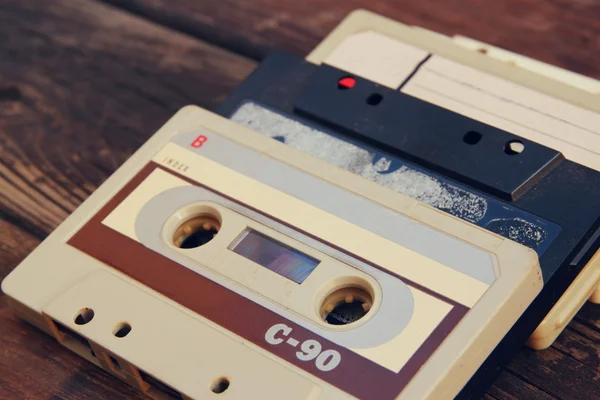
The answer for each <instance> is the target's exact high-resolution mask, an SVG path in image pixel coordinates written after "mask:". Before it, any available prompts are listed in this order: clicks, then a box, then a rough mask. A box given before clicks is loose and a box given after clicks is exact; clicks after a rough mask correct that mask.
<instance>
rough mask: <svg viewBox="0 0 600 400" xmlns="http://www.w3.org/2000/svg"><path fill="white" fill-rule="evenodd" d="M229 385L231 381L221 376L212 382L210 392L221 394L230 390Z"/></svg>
mask: <svg viewBox="0 0 600 400" xmlns="http://www.w3.org/2000/svg"><path fill="white" fill-rule="evenodd" d="M229 385H230V383H229V379H227V378H225V377H224V376H221V377H219V378H217V379H215V380H213V381H212V383H211V384H210V390H212V392H213V393H215V394H221V393H223V392H225V391H226V390H227V389H229Z"/></svg>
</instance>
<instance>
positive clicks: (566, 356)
mask: <svg viewBox="0 0 600 400" xmlns="http://www.w3.org/2000/svg"><path fill="white" fill-rule="evenodd" d="M359 7H366V8H371V9H373V10H375V11H378V12H380V13H382V14H384V15H387V16H390V17H392V18H395V19H398V20H401V21H403V22H405V23H409V24H414V25H420V26H423V27H425V28H429V29H434V30H437V31H440V32H443V33H446V34H453V33H460V34H464V35H467V36H470V37H473V38H476V39H479V40H482V41H486V42H488V43H492V44H495V45H499V46H502V47H505V48H508V49H510V50H514V51H517V52H520V53H523V54H526V55H529V56H532V57H536V58H539V59H542V60H544V61H548V62H551V63H553V64H556V65H560V66H563V67H566V68H569V69H572V70H575V71H577V72H581V73H584V74H587V75H590V76H594V77H597V78H600V2H599V1H597V0H571V1H567V0H552V1H549V0H546V1H544V0H498V1H489V0H447V1H442V0H435V1H413V0H405V1H386V2H384V1H379V2H377V1H372V0H371V1H369V0H345V1H341V0H336V1H329V2H324V1H320V0H302V1H297V0H295V1H291V0H219V1H218V2H217V1H215V0H185V1H184V0H181V1H175V2H174V1H169V0H107V1H105V2H104V3H102V2H98V1H94V0H60V1H57V0H51V1H39V0H0V279H2V278H3V277H4V276H6V275H7V274H8V273H9V272H10V271H11V270H12V269H13V268H14V267H15V266H16V265H17V264H18V263H19V262H20V261H21V260H22V259H23V258H24V257H25V256H27V254H28V253H29V252H31V251H32V250H33V249H34V248H35V247H36V245H37V244H38V243H39V242H40V241H41V240H43V238H44V237H45V236H47V235H48V234H49V233H50V232H51V231H52V229H54V228H55V227H56V226H57V225H58V224H59V223H60V222H61V221H62V220H63V219H64V218H65V217H66V216H67V215H68V214H69V213H70V212H71V211H72V210H73V209H74V208H75V207H77V205H78V204H79V203H81V202H82V201H83V200H84V199H85V198H86V197H87V196H88V195H89V194H90V193H91V192H92V191H93V190H94V189H95V188H96V187H97V186H98V185H99V184H100V183H101V182H102V181H103V180H104V179H106V178H107V177H108V176H109V175H110V174H111V173H112V172H113V171H114V170H115V169H116V168H117V167H118V166H119V165H120V164H121V163H122V162H123V161H124V160H125V159H126V158H127V157H128V156H129V155H130V154H131V153H132V152H133V151H134V150H135V149H136V148H137V147H138V146H139V145H141V144H142V143H143V142H144V141H145V140H146V139H147V138H148V136H149V135H150V134H152V133H153V132H154V131H155V130H156V129H157V128H158V127H159V126H160V125H161V124H162V123H163V122H165V121H166V120H167V118H169V117H170V116H171V115H172V114H173V113H174V111H175V110H177V109H178V108H179V107H181V106H183V105H185V104H190V103H194V104H198V105H201V106H204V107H208V108H210V107H213V106H214V105H215V104H216V103H217V102H219V101H220V100H222V99H223V98H224V97H225V96H226V95H227V93H228V92H229V91H231V90H232V89H233V88H234V87H235V85H237V84H238V83H239V82H241V81H242V80H243V78H244V77H245V76H246V75H247V74H248V73H249V72H250V71H251V70H252V69H253V68H254V66H255V65H256V63H257V62H258V61H259V60H260V59H261V58H262V57H263V56H264V55H265V54H266V53H267V52H268V51H270V50H275V49H278V50H290V51H294V52H296V53H298V54H305V53H306V52H308V51H309V50H310V49H311V48H312V47H313V46H314V45H315V44H316V43H317V42H318V41H319V40H320V39H321V38H322V37H323V36H324V35H326V34H327V32H328V31H329V30H330V29H332V28H333V27H334V26H335V24H336V23H337V22H339V21H340V20H341V19H342V18H343V16H344V15H345V14H346V13H347V12H349V11H350V10H352V9H355V8H359ZM126 398H140V399H141V398H145V397H144V396H142V395H139V394H137V393H135V392H134V391H133V390H132V389H130V388H129V387H128V386H126V385H125V384H123V383H120V381H118V380H117V379H114V378H112V377H111V376H109V375H108V374H106V373H105V372H103V371H102V370H100V369H98V368H96V367H95V366H93V365H91V364H89V363H88V362H87V361H84V360H82V359H80V358H79V357H77V356H76V355H74V354H71V353H70V352H68V351H67V350H64V349H63V348H62V347H61V346H60V345H58V344H57V343H56V342H55V341H54V340H53V339H51V338H49V337H47V336H46V335H44V334H42V333H40V332H38V331H37V330H35V329H33V328H31V327H30V326H28V325H27V324H25V323H24V322H21V321H19V320H17V319H15V318H14V317H13V316H12V315H11V314H10V312H9V311H8V309H7V308H6V299H5V297H4V296H2V295H0V399H19V400H20V399H77V400H80V399H126ZM486 398H488V399H554V398H558V399H598V398H600V306H592V305H589V304H588V305H586V306H585V307H584V308H583V310H582V311H581V312H580V313H579V314H578V315H577V317H576V318H575V320H574V321H573V323H571V325H570V326H569V327H568V328H567V330H566V331H565V333H564V334H563V335H562V336H561V337H560V338H559V339H558V341H557V342H556V343H555V344H554V345H553V346H552V347H551V348H550V349H548V350H545V351H541V352H534V351H531V350H528V349H526V348H524V349H523V350H522V351H521V353H520V354H519V356H518V357H517V358H516V359H515V360H514V361H513V362H512V363H511V364H510V365H509V366H508V367H507V368H506V369H505V371H504V372H503V373H502V375H501V376H500V378H499V379H498V381H497V382H496V384H495V385H494V386H493V387H492V388H491V389H490V391H489V393H488V394H487V395H486Z"/></svg>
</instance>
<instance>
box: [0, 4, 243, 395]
mask: <svg viewBox="0 0 600 400" xmlns="http://www.w3.org/2000/svg"><path fill="white" fill-rule="evenodd" d="M0 60H1V61H0V216H1V218H2V220H0V280H1V279H3V278H4V277H5V276H6V275H7V274H8V272H9V271H10V270H12V268H14V267H15V266H16V265H17V264H18V263H19V262H20V261H21V260H22V259H23V258H24V257H25V256H26V255H27V254H28V253H29V252H30V251H32V250H33V249H34V248H35V246H36V245H37V244H38V243H39V241H40V240H41V239H43V238H44V237H45V236H46V235H47V234H48V233H50V232H51V231H52V229H53V228H54V227H56V226H57V225H58V224H59V223H60V222H61V221H62V220H63V219H64V218H65V217H66V216H67V215H68V214H69V213H70V212H71V211H73V210H74V209H75V207H77V205H78V204H79V203H81V202H82V201H83V200H84V199H85V198H86V197H87V196H88V195H89V194H90V193H91V192H92V191H93V190H94V189H95V188H96V187H97V186H98V185H99V184H100V183H101V182H102V181H103V180H104V179H106V178H107V177H108V176H109V175H110V173H112V172H113V171H114V170H115V169H116V168H117V167H118V166H119V165H120V164H121V163H122V162H123V161H124V160H125V159H126V158H127V157H128V156H129V155H130V154H131V153H132V152H133V151H134V150H135V149H136V148H137V147H139V145H141V144H142V143H143V141H144V140H145V139H146V138H147V137H148V136H149V135H150V134H152V133H153V132H154V131H155V130H156V129H157V128H158V127H159V126H160V125H162V123H164V122H165V121H166V120H167V119H168V118H169V117H170V116H171V115H172V114H173V113H174V112H175V110H177V109H178V108H179V107H182V106H184V105H186V104H190V103H196V104H200V105H203V106H206V107H212V106H214V105H215V104H216V103H217V102H218V101H219V100H221V99H223V98H224V96H225V95H226V94H227V93H228V92H229V91H230V90H231V89H232V88H233V87H234V86H235V85H236V84H237V83H239V82H240V81H241V80H242V79H243V78H244V77H245V76H246V75H247V74H248V73H249V72H250V71H251V69H252V68H253V66H254V63H253V62H252V61H249V60H247V59H245V58H244V57H240V56H237V55H235V54H232V53H230V52H227V51H224V50H221V49H218V48H215V47H213V46H210V45H207V44H205V43H203V42H201V41H198V40H195V39H191V38H189V37H186V36H184V35H181V34H178V33H175V32H172V31H170V30H168V29H164V28H162V27H160V26H157V25H155V24H152V23H149V22H146V21H143V20H141V19H139V18H135V17H133V16H131V15H128V14H127V13H124V12H121V11H119V10H115V9H113V8H111V7H108V6H106V5H102V4H99V3H95V2H92V1H73V0H60V1H53V2H38V1H36V0H26V1H4V2H2V3H0ZM0 351H1V352H0V398H1V399H4V400H9V399H19V400H20V399H50V398H53V399H99V398H105V399H130V398H145V396H142V395H139V394H135V392H134V391H133V390H132V389H130V388H129V387H128V386H127V385H125V384H122V383H120V381H118V380H117V379H114V378H112V377H110V376H109V375H108V374H106V373H104V372H103V371H101V370H100V369H99V368H96V367H95V366H93V365H91V364H90V363H88V362H87V361H84V360H82V359H80V358H79V357H77V356H76V355H74V354H71V353H70V352H68V351H65V349H64V348H62V347H61V346H60V345H59V344H58V343H56V342H55V341H54V340H53V339H52V338H50V337H48V336H46V335H44V334H42V333H41V332H38V331H37V330H35V329H33V328H32V327H30V326H28V325H27V324H25V323H24V322H21V321H18V320H16V319H15V318H14V317H12V316H11V315H10V313H9V310H8V309H7V308H6V298H5V297H4V296H0Z"/></svg>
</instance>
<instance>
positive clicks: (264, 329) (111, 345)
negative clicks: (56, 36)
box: [3, 107, 541, 400]
mask: <svg viewBox="0 0 600 400" xmlns="http://www.w3.org/2000/svg"><path fill="white" fill-rule="evenodd" d="M198 121H201V125H202V127H201V128H198ZM127 165H128V166H129V167H128V168H129V171H125V170H120V171H119V172H117V173H116V174H115V175H113V177H111V178H110V179H109V180H108V181H107V183H106V184H105V185H103V187H102V189H103V190H102V191H99V194H98V195H97V196H92V197H91V198H90V200H89V201H86V203H85V204H84V205H83V206H82V208H80V209H78V212H76V213H75V214H74V215H73V217H72V218H71V219H69V220H68V221H67V222H68V224H69V225H70V226H67V227H66V232H75V233H74V234H72V236H68V235H70V233H67V234H65V235H64V236H63V237H61V236H60V235H61V231H60V230H59V231H58V232H59V233H58V235H53V236H52V237H51V238H50V239H49V240H50V241H54V242H55V243H54V244H53V245H51V246H41V247H40V248H39V249H38V250H36V254H39V256H40V257H41V259H43V260H45V262H44V268H41V267H40V268H37V266H32V267H31V268H32V269H22V270H23V271H24V273H23V274H15V275H14V278H13V277H12V276H11V278H10V279H9V280H8V283H5V284H4V286H3V289H4V290H5V292H6V293H7V294H8V295H9V296H10V297H11V298H13V299H15V301H16V302H17V303H24V304H28V307H29V308H31V309H35V311H36V312H39V313H40V315H42V314H43V315H46V316H47V317H48V318H50V319H51V320H52V321H56V322H57V323H58V324H59V325H60V326H63V327H65V328H64V329H63V331H65V329H72V330H73V331H77V335H79V336H78V337H83V338H84V339H85V340H88V341H89V342H90V343H93V346H94V350H95V354H97V355H98V354H100V355H101V357H104V356H103V354H106V355H107V356H106V357H105V358H106V359H110V358H109V357H108V356H110V357H112V358H114V359H117V358H118V361H119V362H120V366H121V368H122V370H123V371H125V370H126V371H129V372H128V374H127V375H123V378H124V379H126V380H127V379H130V378H129V377H130V376H142V377H143V378H142V379H145V380H144V382H148V379H149V378H145V377H147V376H149V374H148V373H147V372H151V373H152V376H153V379H154V380H150V382H151V384H152V382H155V381H159V382H162V384H163V386H161V387H165V386H168V387H170V388H172V389H173V390H174V391H176V392H178V393H180V394H181V395H183V396H184V397H186V398H188V397H189V398H193V399H197V398H207V397H208V396H209V395H210V390H211V389H210V388H211V387H215V386H213V384H212V383H211V382H215V379H217V381H218V382H221V383H223V382H225V381H223V379H226V383H227V386H226V387H227V389H226V390H227V391H228V393H231V396H233V398H249V397H251V398H261V399H271V398H272V399H281V398H288V399H294V400H295V399H298V400H300V399H309V398H310V399H346V398H360V399H396V398H400V399H415V398H436V393H437V392H436V391H438V390H448V388H450V390H454V388H455V386H456V387H457V388H459V386H460V385H461V384H464V382H465V381H466V379H468V378H469V377H470V375H471V374H472V373H473V372H474V371H475V370H476V369H477V367H478V365H479V364H480V363H481V362H482V361H483V358H484V357H485V356H486V354H488V353H489V352H490V351H491V350H492V349H493V347H494V345H495V344H496V343H497V342H498V341H499V340H500V339H501V337H502V335H503V334H504V333H505V332H506V331H508V329H509V328H510V325H511V324H512V322H513V319H514V318H513V317H512V316H515V318H516V316H517V315H518V314H519V313H520V311H522V310H515V309H516V308H519V307H521V308H524V307H526V305H527V304H529V302H530V301H531V299H533V298H534V297H535V295H536V293H538V291H539V289H540V287H541V286H540V285H541V283H540V282H539V279H538V274H539V264H538V262H537V257H536V255H535V253H534V252H533V251H531V250H528V249H526V248H525V247H524V246H520V245H517V244H515V243H513V242H512V241H510V240H508V239H504V238H501V237H498V236H496V235H493V234H491V233H488V232H485V231H481V230H480V229H479V228H477V227H475V226H471V225H470V224H468V223H466V222H464V221H460V220H458V219H454V218H452V217H449V216H447V215H446V214H444V213H443V212H441V211H438V210H435V209H433V208H430V207H428V206H426V205H423V204H422V203H419V202H417V201H415V200H412V199H410V198H408V197H405V196H403V195H401V194H398V193H395V192H393V191H391V190H389V189H386V188H385V187H383V186H379V185H377V184H375V183H372V182H369V181H367V180H365V179H363V178H361V177H358V176H356V175H353V174H352V173H349V172H347V171H343V170H341V169H339V168H336V167H333V166H331V165H330V164H328V163H326V162H324V161H321V160H318V159H314V158H311V157H310V156H308V155H305V154H302V153H301V152H298V151H297V150H295V149H293V148H290V147H289V146H286V145H285V144H282V143H279V142H277V141H274V140H272V139H270V138H267V137H264V136H263V135H261V134H259V133H256V132H253V131H251V130H249V129H246V128H244V127H241V126H239V125H237V124H235V123H234V122H231V121H228V120H225V119H223V118H221V117H218V116H216V115H214V114H212V113H210V112H207V111H204V110H202V109H200V108H198V107H186V108H185V109H183V110H182V111H180V112H179V113H178V114H177V115H176V116H174V117H173V118H172V119H171V120H170V121H169V122H168V124H167V125H166V126H165V127H164V128H163V129H161V130H160V131H159V132H158V133H157V134H156V135H155V136H154V137H153V138H152V139H151V140H150V141H149V142H148V143H147V144H146V145H144V147H142V149H141V150H140V151H138V153H136V154H135V155H134V156H133V157H132V159H131V160H130V162H129V163H128V164H127ZM129 172H131V173H129ZM99 238H101V240H99ZM473 238H475V239H476V240H475V241H474V240H473ZM57 248H58V249H61V251H60V252H56V250H55V249H57ZM48 252H52V254H49V253H48ZM47 253H48V254H47ZM35 260H36V258H35V257H34V258H28V259H27V260H26V261H25V263H30V262H31V263H34V262H35ZM47 260H52V263H51V265H52V271H48V268H47V266H48V263H47V262H46V261H47ZM73 260H75V261H76V262H74V261H73ZM69 268H71V269H72V268H77V269H79V273H80V275H77V276H81V277H88V278H78V279H77V280H76V282H77V283H73V282H75V281H73V280H72V279H71V277H72V276H75V275H74V273H73V271H72V270H71V269H69ZM60 269H68V271H62V272H61V271H59V270H60ZM18 270H19V269H18ZM30 271H35V274H36V276H39V278H40V279H37V280H36V282H37V281H47V282H52V284H53V287H52V288H51V290H50V292H51V293H53V294H51V293H50V292H49V291H48V290H45V289H40V290H36V291H31V290H26V291H25V290H23V291H21V290H20V289H19V288H20V287H28V286H29V285H31V279H30V278H29V277H28V276H27V273H28V272H30ZM63 272H64V273H63ZM67 272H68V273H67ZM115 272H118V273H115ZM50 273H52V276H54V278H53V279H50V277H49V276H47V274H50ZM56 293H61V294H59V295H56ZM95 293H97V294H98V297H97V298H92V297H91V296H94V295H95ZM106 293H114V294H115V295H114V296H108V297H107V296H106ZM51 295H53V296H55V297H56V298H55V299H54V300H50V301H49V300H48V299H49V298H50V296H51ZM57 296H58V297H57ZM165 297H167V298H168V301H167V300H165V299H164V298H165ZM117 299H126V300H127V301H120V302H119V301H117ZM36 304H39V306H36ZM73 307H75V308H76V309H73ZM81 307H90V308H95V312H96V317H95V318H94V321H93V323H90V324H87V325H78V324H76V323H75V322H74V320H73V314H74V313H76V312H77V310H79V309H80V308H81ZM30 319H31V318H30ZM40 321H41V319H40ZM119 321H127V322H128V324H130V326H131V333H130V334H129V335H127V337H123V338H117V339H115V336H114V335H112V334H111V332H112V329H113V324H114V323H116V322H119ZM164 321H169V323H168V324H165V323H164ZM106 324H108V325H106ZM106 332H108V334H106ZM150 333H151V334H150ZM198 338H202V340H198ZM65 343H70V342H65ZM78 343H79V342H78ZM149 348H151V349H153V353H152V357H149V356H148V352H147V350H148V349H149ZM73 349H75V350H76V351H79V350H80V349H81V346H80V345H78V347H73ZM82 351H84V352H85V353H86V354H88V355H89V351H85V350H82ZM87 358H89V357H87ZM103 359H104V358H103ZM208 359H210V360H211V361H210V363H206V362H204V361H202V362H200V361H199V360H208ZM459 365H460V366H461V368H455V367H457V366H459ZM166 366H169V367H168V368H167V367H166ZM453 370H454V371H459V375H458V376H457V375H456V374H455V373H451V372H452V371H453ZM138 373H139V375H136V374H138ZM190 376H193V377H194V378H193V379H189V377H190ZM219 377H221V378H219ZM219 379H221V380H220V381H219ZM130 380H131V383H132V384H134V385H138V384H139V382H140V381H139V380H134V379H133V378H131V379H130ZM431 382H440V384H439V385H438V384H436V385H435V386H432V385H431ZM216 387H217V388H219V387H223V386H218V385H217V386H216ZM144 388H146V389H147V386H143V387H142V390H143V389H144ZM457 390H458V389H457ZM207 391H208V392H207ZM235 393H237V396H238V397H236V395H235ZM432 396H433V397H432ZM437 398H439V397H437Z"/></svg>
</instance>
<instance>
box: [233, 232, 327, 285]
mask: <svg viewBox="0 0 600 400" xmlns="http://www.w3.org/2000/svg"><path fill="white" fill-rule="evenodd" d="M229 248H230V249H231V250H233V251H234V252H235V253H237V254H239V255H241V256H244V257H246V258H247V259H249V260H251V261H254V262H255V263H257V264H260V265H262V266H263V267H265V268H268V269H270V270H271V271H273V272H277V273H278V274H279V275H281V276H285V277H286V278H288V279H290V280H292V281H294V282H296V283H302V282H304V280H305V279H306V278H307V277H308V275H310V273H311V272H312V271H313V270H314V269H315V268H316V267H317V265H319V261H318V260H316V259H314V258H312V257H310V256H307V255H306V254H302V253H301V252H299V251H298V250H295V249H293V248H291V247H289V246H286V245H284V244H283V243H280V242H278V241H276V240H274V239H271V238H270V237H268V236H266V235H263V234H262V233H260V232H257V231H254V230H252V229H247V230H245V231H244V232H243V233H242V234H241V235H240V236H239V237H238V238H237V239H236V240H235V242H234V243H233V244H232V245H231V246H230V247H229Z"/></svg>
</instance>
